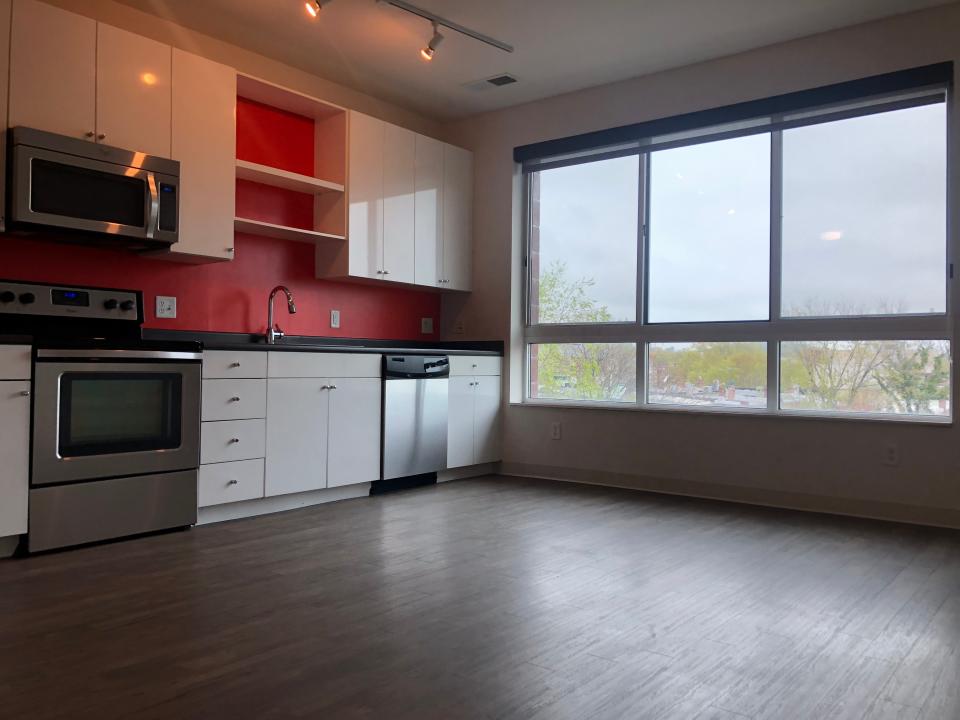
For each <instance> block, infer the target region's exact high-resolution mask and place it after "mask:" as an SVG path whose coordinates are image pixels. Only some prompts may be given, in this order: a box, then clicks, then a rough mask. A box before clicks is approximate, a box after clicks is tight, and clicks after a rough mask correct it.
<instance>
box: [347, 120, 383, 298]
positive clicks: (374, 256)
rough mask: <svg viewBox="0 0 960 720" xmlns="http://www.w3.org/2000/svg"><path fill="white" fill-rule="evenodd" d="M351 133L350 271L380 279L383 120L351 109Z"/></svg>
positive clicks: (348, 234)
mask: <svg viewBox="0 0 960 720" xmlns="http://www.w3.org/2000/svg"><path fill="white" fill-rule="evenodd" d="M348 132H349V136H350V139H349V171H348V178H347V188H348V189H347V191H348V194H349V203H350V207H349V211H348V221H347V222H348V226H347V242H348V243H349V256H350V257H349V274H350V275H351V276H354V277H362V278H371V279H379V278H380V277H381V274H382V272H381V271H382V270H383V265H382V260H383V148H384V143H383V141H384V128H383V122H382V121H381V120H377V119H376V118H372V117H370V116H369V115H364V114H362V113H358V112H352V111H351V113H350V127H349V131H348Z"/></svg>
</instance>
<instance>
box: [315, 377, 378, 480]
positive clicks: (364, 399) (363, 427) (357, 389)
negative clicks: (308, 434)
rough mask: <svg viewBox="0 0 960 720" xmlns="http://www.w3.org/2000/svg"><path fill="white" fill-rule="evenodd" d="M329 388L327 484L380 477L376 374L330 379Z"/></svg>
mask: <svg viewBox="0 0 960 720" xmlns="http://www.w3.org/2000/svg"><path fill="white" fill-rule="evenodd" d="M333 385H334V386H335V388H334V389H333V390H332V391H331V392H330V425H329V434H328V445H327V487H339V486H341V485H353V484H355V483H363V482H372V481H374V480H377V479H378V478H379V477H380V391H381V385H382V383H381V381H380V379H379V378H343V379H340V380H334V381H333Z"/></svg>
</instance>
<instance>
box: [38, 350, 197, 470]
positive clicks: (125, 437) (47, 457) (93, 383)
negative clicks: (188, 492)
mask: <svg viewBox="0 0 960 720" xmlns="http://www.w3.org/2000/svg"><path fill="white" fill-rule="evenodd" d="M48 352H56V351H48ZM81 354H82V353H81ZM137 354H140V355H154V356H158V355H163V354H164V353H135V352H126V353H125V355H126V356H128V357H129V356H130V355H137ZM199 456H200V363H199V362H177V361H163V360H153V359H151V358H146V357H143V358H141V359H138V360H129V359H127V360H124V361H122V362H110V361H91V360H84V359H83V358H72V359H65V358H64V359H56V358H41V357H40V356H39V352H38V358H37V362H36V365H35V367H34V405H33V468H32V472H31V483H32V484H33V485H34V486H42V485H51V484H56V483H66V482H75V481H78V480H92V479H103V478H111V477H125V476H131V475H146V474H152V473H161V472H173V471H177V470H187V469H191V468H196V467H197V466H198V464H199Z"/></svg>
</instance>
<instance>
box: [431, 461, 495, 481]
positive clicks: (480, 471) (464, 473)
mask: <svg viewBox="0 0 960 720" xmlns="http://www.w3.org/2000/svg"><path fill="white" fill-rule="evenodd" d="M497 465H499V463H483V464H482V465H467V466H466V467H458V468H453V469H451V470H441V471H440V472H438V473H437V482H438V483H445V482H450V481H451V480H466V479H467V478H474V477H482V476H484V475H496V474H497Z"/></svg>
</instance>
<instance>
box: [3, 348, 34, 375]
mask: <svg viewBox="0 0 960 720" xmlns="http://www.w3.org/2000/svg"><path fill="white" fill-rule="evenodd" d="M29 379H30V346H29V345H0V380H29Z"/></svg>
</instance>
